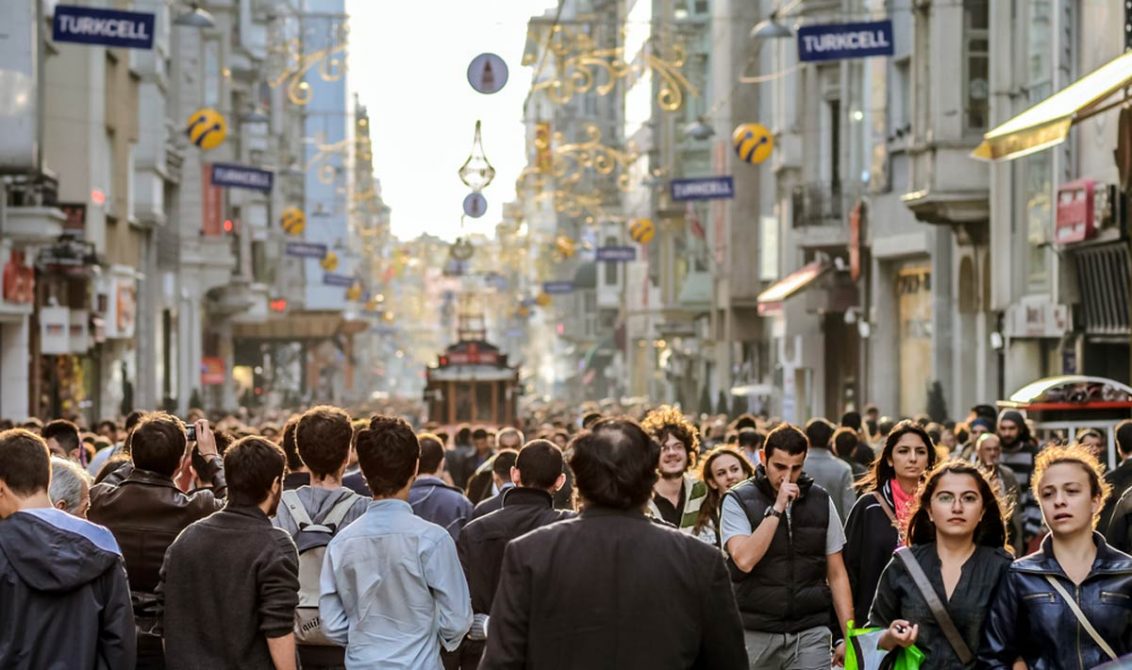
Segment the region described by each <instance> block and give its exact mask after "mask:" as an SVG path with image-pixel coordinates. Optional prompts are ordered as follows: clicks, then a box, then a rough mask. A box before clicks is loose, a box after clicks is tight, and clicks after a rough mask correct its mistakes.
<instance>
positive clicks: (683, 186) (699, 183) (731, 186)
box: [670, 177, 735, 202]
mask: <svg viewBox="0 0 1132 670" xmlns="http://www.w3.org/2000/svg"><path fill="white" fill-rule="evenodd" d="M670 187H671V189H672V199H673V200H676V201H679V202H682V201H685V200H730V199H732V198H734V197H735V183H734V182H733V181H732V180H731V177H705V178H701V179H673V180H672V183H671V184H670Z"/></svg>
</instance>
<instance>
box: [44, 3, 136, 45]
mask: <svg viewBox="0 0 1132 670" xmlns="http://www.w3.org/2000/svg"><path fill="white" fill-rule="evenodd" d="M153 23H154V15H153V13H152V12H123V11H119V10H112V9H95V8H94V7H77V6H75V5H55V20H54V22H53V23H52V30H51V37H52V39H54V40H55V41H56V42H73V43H75V44H97V45H101V46H107V47H123V48H126V49H152V48H153Z"/></svg>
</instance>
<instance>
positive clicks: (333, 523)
mask: <svg viewBox="0 0 1132 670" xmlns="http://www.w3.org/2000/svg"><path fill="white" fill-rule="evenodd" d="M357 500H358V497H357V496H353V495H350V496H346V497H345V498H344V499H342V500H339V501H338V504H337V505H335V506H334V508H333V509H331V510H330V513H329V514H327V515H326V518H325V519H323V520H322V525H324V526H328V527H333V530H334V532H338V526H340V525H342V519H345V518H346V515H347V514H349V513H350V510H351V509H353V507H354V503H355V502H357Z"/></svg>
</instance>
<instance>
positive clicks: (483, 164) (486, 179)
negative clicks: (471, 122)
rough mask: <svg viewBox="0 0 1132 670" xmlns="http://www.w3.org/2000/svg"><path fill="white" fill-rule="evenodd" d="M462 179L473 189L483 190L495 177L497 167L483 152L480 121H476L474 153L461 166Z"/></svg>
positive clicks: (473, 141)
mask: <svg viewBox="0 0 1132 670" xmlns="http://www.w3.org/2000/svg"><path fill="white" fill-rule="evenodd" d="M458 174H459V175H460V181H462V182H464V185H465V186H467V187H468V188H470V189H472V190H473V191H477V192H478V191H482V190H484V189H485V188H487V187H488V185H489V184H491V182H492V180H493V179H495V168H494V167H492V165H491V163H490V162H489V161H488V160H487V156H486V155H485V154H484V152H483V138H482V137H481V136H480V122H479V121H476V134H475V138H474V139H473V140H472V153H470V154H469V155H468V159H467V160H466V161H464V164H463V165H461V166H460V170H459V172H458Z"/></svg>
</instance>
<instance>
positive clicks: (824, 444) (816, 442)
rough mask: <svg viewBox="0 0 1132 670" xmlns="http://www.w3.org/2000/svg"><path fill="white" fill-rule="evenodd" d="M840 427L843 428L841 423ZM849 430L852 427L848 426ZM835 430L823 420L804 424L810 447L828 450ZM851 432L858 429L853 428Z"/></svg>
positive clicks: (811, 420)
mask: <svg viewBox="0 0 1132 670" xmlns="http://www.w3.org/2000/svg"><path fill="white" fill-rule="evenodd" d="M841 425H843V426H844V425H845V424H844V423H842V424H841ZM849 428H853V427H852V426H849ZM835 430H836V428H834V426H833V424H832V423H830V422H828V421H826V420H825V419H821V418H818V419H810V420H809V422H808V423H806V439H808V440H809V441H810V446H811V447H817V448H819V449H829V446H830V445H829V442H830V440H832V439H833V433H834V431H835ZM853 430H860V429H859V428H854V429H853Z"/></svg>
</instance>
